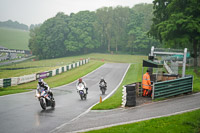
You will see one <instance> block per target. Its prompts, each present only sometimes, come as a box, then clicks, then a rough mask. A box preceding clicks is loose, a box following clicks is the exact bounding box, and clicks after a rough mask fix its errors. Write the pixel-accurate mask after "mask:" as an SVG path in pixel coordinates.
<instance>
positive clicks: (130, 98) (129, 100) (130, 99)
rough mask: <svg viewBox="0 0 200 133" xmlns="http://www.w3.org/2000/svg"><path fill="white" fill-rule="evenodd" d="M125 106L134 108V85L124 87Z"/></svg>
mask: <svg viewBox="0 0 200 133" xmlns="http://www.w3.org/2000/svg"><path fill="white" fill-rule="evenodd" d="M125 87H126V93H127V96H126V105H125V106H127V107H133V106H136V84H130V85H126V86H125Z"/></svg>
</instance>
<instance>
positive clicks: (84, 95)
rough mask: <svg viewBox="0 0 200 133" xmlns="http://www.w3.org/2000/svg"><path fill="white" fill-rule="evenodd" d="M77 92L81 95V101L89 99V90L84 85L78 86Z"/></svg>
mask: <svg viewBox="0 0 200 133" xmlns="http://www.w3.org/2000/svg"><path fill="white" fill-rule="evenodd" d="M76 89H77V92H78V93H79V95H80V97H81V100H83V99H85V100H86V98H87V90H86V88H85V86H84V85H83V84H78V86H77V87H76Z"/></svg>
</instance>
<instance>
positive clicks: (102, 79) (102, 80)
mask: <svg viewBox="0 0 200 133" xmlns="http://www.w3.org/2000/svg"><path fill="white" fill-rule="evenodd" d="M102 82H104V84H105V87H106V88H107V83H106V81H105V80H104V78H103V77H101V80H100V82H99V86H100V85H101V83H102Z"/></svg>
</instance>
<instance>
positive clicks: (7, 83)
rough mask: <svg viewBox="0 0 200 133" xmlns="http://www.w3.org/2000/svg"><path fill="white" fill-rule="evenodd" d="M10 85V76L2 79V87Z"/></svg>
mask: <svg viewBox="0 0 200 133" xmlns="http://www.w3.org/2000/svg"><path fill="white" fill-rule="evenodd" d="M8 86H11V78H7V79H3V87H8Z"/></svg>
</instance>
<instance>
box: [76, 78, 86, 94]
mask: <svg viewBox="0 0 200 133" xmlns="http://www.w3.org/2000/svg"><path fill="white" fill-rule="evenodd" d="M79 84H83V85H84V88H85V89H86V93H87V94H88V88H87V87H86V83H85V82H84V81H83V80H82V78H80V79H78V82H77V83H76V88H77V86H78V85H79Z"/></svg>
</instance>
